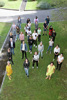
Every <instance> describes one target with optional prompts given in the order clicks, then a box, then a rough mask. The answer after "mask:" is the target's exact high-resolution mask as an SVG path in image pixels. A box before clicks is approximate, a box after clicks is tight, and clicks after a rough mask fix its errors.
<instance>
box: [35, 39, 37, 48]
mask: <svg viewBox="0 0 67 100" xmlns="http://www.w3.org/2000/svg"><path fill="white" fill-rule="evenodd" d="M35 45H36V48H37V40H35Z"/></svg>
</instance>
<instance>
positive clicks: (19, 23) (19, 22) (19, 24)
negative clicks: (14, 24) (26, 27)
mask: <svg viewBox="0 0 67 100" xmlns="http://www.w3.org/2000/svg"><path fill="white" fill-rule="evenodd" d="M18 26H19V28H20V29H21V17H20V16H19V17H18Z"/></svg>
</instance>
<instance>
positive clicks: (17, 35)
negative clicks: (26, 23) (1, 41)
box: [16, 26, 20, 40]
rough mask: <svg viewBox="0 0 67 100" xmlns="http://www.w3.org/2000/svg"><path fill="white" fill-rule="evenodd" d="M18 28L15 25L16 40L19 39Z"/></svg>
mask: <svg viewBox="0 0 67 100" xmlns="http://www.w3.org/2000/svg"><path fill="white" fill-rule="evenodd" d="M19 34H20V28H19V26H17V27H16V40H17V39H18V40H19Z"/></svg>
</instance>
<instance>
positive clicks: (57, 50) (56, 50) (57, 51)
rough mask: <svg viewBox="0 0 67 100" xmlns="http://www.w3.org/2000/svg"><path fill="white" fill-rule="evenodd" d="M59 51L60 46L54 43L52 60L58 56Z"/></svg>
mask: <svg viewBox="0 0 67 100" xmlns="http://www.w3.org/2000/svg"><path fill="white" fill-rule="evenodd" d="M59 53H60V47H59V45H56V47H55V48H54V59H53V61H54V60H55V58H56V57H58V55H59Z"/></svg>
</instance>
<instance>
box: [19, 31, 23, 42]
mask: <svg viewBox="0 0 67 100" xmlns="http://www.w3.org/2000/svg"><path fill="white" fill-rule="evenodd" d="M19 39H20V41H21V43H22V42H23V41H24V34H23V32H21V34H20V35H19Z"/></svg>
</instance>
